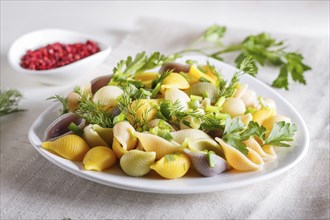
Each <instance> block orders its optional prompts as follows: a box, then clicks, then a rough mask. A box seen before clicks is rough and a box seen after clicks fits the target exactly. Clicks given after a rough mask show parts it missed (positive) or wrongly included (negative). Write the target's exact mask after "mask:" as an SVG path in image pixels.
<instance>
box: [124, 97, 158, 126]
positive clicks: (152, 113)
mask: <svg viewBox="0 0 330 220" xmlns="http://www.w3.org/2000/svg"><path fill="white" fill-rule="evenodd" d="M158 103H159V100H158V99H139V101H136V100H134V101H133V102H132V109H134V110H136V111H135V117H136V118H137V119H138V120H140V121H143V120H144V119H146V121H147V122H148V121H150V120H152V119H154V118H156V114H157V109H156V106H158ZM127 118H128V119H129V121H130V123H131V124H133V123H134V121H133V118H132V116H131V115H127Z"/></svg>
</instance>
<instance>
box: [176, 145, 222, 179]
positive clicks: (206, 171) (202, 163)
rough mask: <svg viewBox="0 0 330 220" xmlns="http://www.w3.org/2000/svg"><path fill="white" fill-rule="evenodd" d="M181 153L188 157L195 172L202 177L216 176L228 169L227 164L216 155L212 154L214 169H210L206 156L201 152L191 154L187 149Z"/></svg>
mask: <svg viewBox="0 0 330 220" xmlns="http://www.w3.org/2000/svg"><path fill="white" fill-rule="evenodd" d="M183 151H184V152H185V153H186V154H188V155H189V157H190V159H191V162H192V164H193V166H194V168H195V170H196V171H197V172H198V173H199V174H201V175H202V176H206V177H212V176H216V175H218V174H220V173H222V172H224V171H225V170H227V169H228V163H227V162H226V161H225V160H224V159H223V158H221V157H219V156H218V155H216V154H214V157H215V159H216V164H215V166H214V167H210V166H209V162H208V159H207V154H205V153H203V152H192V151H191V150H189V149H187V148H185V149H183Z"/></svg>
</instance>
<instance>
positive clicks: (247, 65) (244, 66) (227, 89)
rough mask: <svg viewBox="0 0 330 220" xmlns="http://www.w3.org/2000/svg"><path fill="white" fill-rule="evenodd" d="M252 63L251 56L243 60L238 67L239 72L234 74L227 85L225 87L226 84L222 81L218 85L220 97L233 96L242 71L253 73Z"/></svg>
mask: <svg viewBox="0 0 330 220" xmlns="http://www.w3.org/2000/svg"><path fill="white" fill-rule="evenodd" d="M253 62H254V61H253V59H252V57H251V56H249V57H247V58H245V59H244V60H243V61H242V63H241V64H240V66H239V71H238V72H236V73H235V74H234V76H233V77H232V78H231V80H230V82H229V84H228V85H227V83H226V82H225V81H223V82H222V83H220V84H219V85H218V87H219V95H220V97H225V98H228V97H231V96H233V94H234V92H235V90H236V89H237V86H238V83H239V78H240V76H241V75H243V74H244V73H245V72H244V71H246V72H252V71H253V68H254V66H253V65H252V63H253Z"/></svg>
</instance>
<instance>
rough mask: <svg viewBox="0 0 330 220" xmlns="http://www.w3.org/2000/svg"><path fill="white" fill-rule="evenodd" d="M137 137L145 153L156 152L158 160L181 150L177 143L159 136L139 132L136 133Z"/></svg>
mask: <svg viewBox="0 0 330 220" xmlns="http://www.w3.org/2000/svg"><path fill="white" fill-rule="evenodd" d="M135 135H136V137H137V138H138V139H139V141H140V142H141V145H142V147H143V149H144V150H145V151H147V152H156V159H160V158H162V157H163V156H165V155H166V154H171V153H174V152H176V151H178V150H179V149H180V144H178V143H176V142H175V141H172V142H169V141H167V140H165V139H164V138H161V137H159V136H157V135H153V134H149V133H139V132H136V133H135Z"/></svg>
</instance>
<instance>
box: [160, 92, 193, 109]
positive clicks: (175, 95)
mask: <svg viewBox="0 0 330 220" xmlns="http://www.w3.org/2000/svg"><path fill="white" fill-rule="evenodd" d="M164 98H165V100H170V101H171V102H175V101H177V100H178V102H179V103H180V106H181V107H182V110H187V109H188V104H187V102H189V101H190V98H189V96H188V95H187V94H186V93H185V92H183V91H181V90H180V89H178V88H168V89H166V90H165V97H164Z"/></svg>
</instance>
